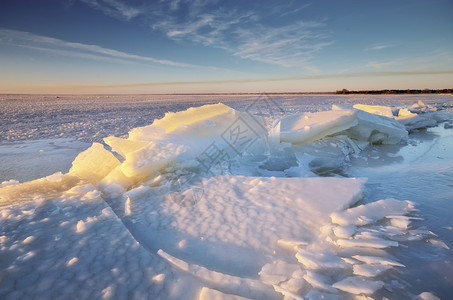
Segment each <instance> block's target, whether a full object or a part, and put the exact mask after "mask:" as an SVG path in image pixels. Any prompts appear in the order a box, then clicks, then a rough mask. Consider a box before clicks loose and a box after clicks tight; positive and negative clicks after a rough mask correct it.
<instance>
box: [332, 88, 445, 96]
mask: <svg viewBox="0 0 453 300" xmlns="http://www.w3.org/2000/svg"><path fill="white" fill-rule="evenodd" d="M452 93H453V89H443V90H430V89H424V90H372V91H349V90H347V89H342V90H341V91H336V92H335V94H345V95H348V94H373V95H381V94H452Z"/></svg>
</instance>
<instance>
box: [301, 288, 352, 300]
mask: <svg viewBox="0 0 453 300" xmlns="http://www.w3.org/2000/svg"><path fill="white" fill-rule="evenodd" d="M305 299H307V300H341V299H343V297H341V296H339V295H335V294H329V293H323V292H320V291H317V290H311V291H310V292H308V293H307V294H306V295H305Z"/></svg>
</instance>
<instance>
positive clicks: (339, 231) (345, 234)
mask: <svg viewBox="0 0 453 300" xmlns="http://www.w3.org/2000/svg"><path fill="white" fill-rule="evenodd" d="M356 231H357V227H355V226H354V225H349V226H335V227H334V228H333V233H334V234H335V236H336V237H339V238H344V239H347V238H349V237H351V236H353V235H354V234H355V232H356Z"/></svg>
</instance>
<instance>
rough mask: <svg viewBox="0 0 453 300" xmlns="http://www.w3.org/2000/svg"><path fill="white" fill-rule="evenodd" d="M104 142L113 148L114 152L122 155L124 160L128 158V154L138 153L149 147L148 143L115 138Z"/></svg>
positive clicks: (106, 139) (110, 137) (111, 137)
mask: <svg viewBox="0 0 453 300" xmlns="http://www.w3.org/2000/svg"><path fill="white" fill-rule="evenodd" d="M104 142H105V143H106V144H107V145H109V146H110V147H111V148H112V151H114V152H116V153H118V154H120V155H121V156H122V157H123V158H126V155H127V154H128V153H130V152H134V151H137V150H138V149H141V148H143V147H145V146H146V145H148V142H147V141H134V140H129V139H122V138H118V137H115V136H109V137H106V138H104Z"/></svg>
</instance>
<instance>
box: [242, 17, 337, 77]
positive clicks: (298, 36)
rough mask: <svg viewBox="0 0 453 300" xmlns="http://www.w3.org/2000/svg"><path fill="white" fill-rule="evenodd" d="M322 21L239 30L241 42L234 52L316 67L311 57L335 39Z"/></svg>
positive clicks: (271, 61)
mask: <svg viewBox="0 0 453 300" xmlns="http://www.w3.org/2000/svg"><path fill="white" fill-rule="evenodd" d="M323 26H324V24H323V23H322V22H297V23H295V24H292V25H287V26H281V27H278V28H268V27H265V26H259V27H257V28H255V30H253V31H250V30H247V29H240V30H238V31H237V32H238V36H239V38H240V41H241V43H240V44H239V45H238V47H237V51H236V52H234V55H237V56H239V57H241V58H249V59H252V60H256V61H261V62H265V63H269V64H276V65H281V66H285V67H293V66H297V67H304V68H307V69H311V70H315V67H313V66H311V65H310V59H311V58H312V57H313V56H314V54H315V53H316V52H318V51H319V50H321V49H322V48H324V47H326V46H329V45H331V44H332V43H333V42H332V41H329V40H328V39H327V36H326V35H325V34H323V33H321V32H320V31H319V30H318V29H319V28H322V27H323Z"/></svg>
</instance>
